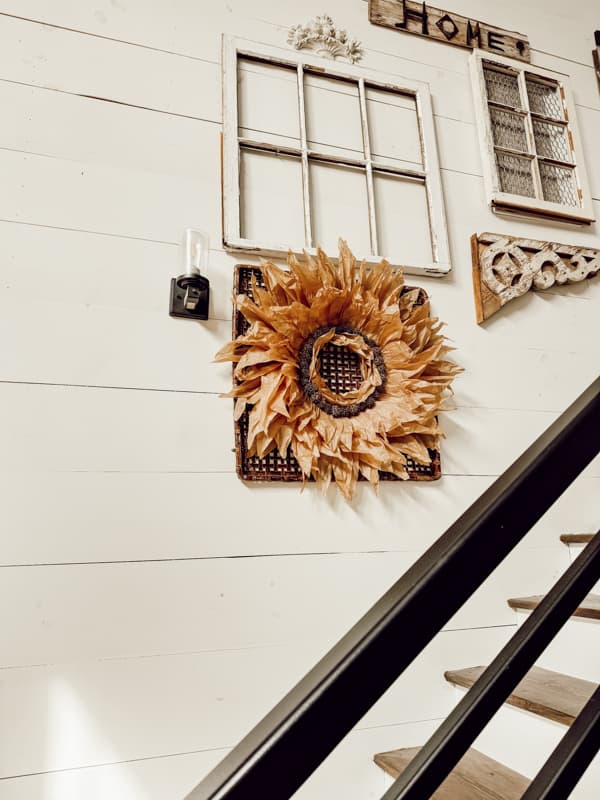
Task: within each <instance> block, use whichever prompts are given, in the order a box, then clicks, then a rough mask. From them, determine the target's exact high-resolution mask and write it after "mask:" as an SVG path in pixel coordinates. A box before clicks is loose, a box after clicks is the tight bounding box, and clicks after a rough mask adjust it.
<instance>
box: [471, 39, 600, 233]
mask: <svg viewBox="0 0 600 800" xmlns="http://www.w3.org/2000/svg"><path fill="white" fill-rule="evenodd" d="M470 65H471V79H472V85H473V94H474V99H475V117H476V121H477V129H478V132H479V139H480V146H481V155H482V165H483V178H484V184H485V188H486V193H487V197H488V202H489V203H490V205H491V208H492V210H493V211H495V212H497V213H504V214H513V215H514V214H518V215H519V216H526V217H545V218H547V219H552V220H561V221H566V222H574V223H577V224H590V223H592V222H593V221H594V208H593V204H592V196H591V193H590V190H589V186H588V180H587V175H586V170H585V165H584V160H583V147H582V145H581V140H580V137H579V130H578V127H577V115H576V112H575V104H574V102H573V97H572V92H571V88H570V82H569V78H568V76H567V75H563V74H561V73H558V72H553V71H552V70H547V69H542V68H540V67H533V66H531V65H529V64H527V65H525V64H519V63H517V62H515V61H513V60H511V59H508V58H501V57H498V56H493V57H492V56H491V55H490V54H488V53H484V52H482V51H481V50H476V51H475V52H474V53H473V54H472V55H471V57H470Z"/></svg>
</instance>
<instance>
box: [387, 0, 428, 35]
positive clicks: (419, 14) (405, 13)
mask: <svg viewBox="0 0 600 800" xmlns="http://www.w3.org/2000/svg"><path fill="white" fill-rule="evenodd" d="M401 2H402V22H397V23H396V25H395V27H396V28H404V29H408V21H409V19H417V20H420V21H421V33H422V34H423V36H427V35H428V33H429V29H428V27H427V6H426V5H425V3H423V5H422V7H421V10H420V11H418V10H416V9H414V8H408V7H407V5H406V0H401Z"/></svg>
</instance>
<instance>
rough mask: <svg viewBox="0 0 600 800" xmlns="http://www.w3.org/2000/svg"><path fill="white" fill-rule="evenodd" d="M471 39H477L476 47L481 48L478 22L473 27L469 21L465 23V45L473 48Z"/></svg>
mask: <svg viewBox="0 0 600 800" xmlns="http://www.w3.org/2000/svg"><path fill="white" fill-rule="evenodd" d="M473 39H477V47H481V27H480V26H479V23H478V22H476V23H475V27H473V23H472V22H471V20H469V21H468V22H467V45H468V46H469V47H473V44H472V42H473Z"/></svg>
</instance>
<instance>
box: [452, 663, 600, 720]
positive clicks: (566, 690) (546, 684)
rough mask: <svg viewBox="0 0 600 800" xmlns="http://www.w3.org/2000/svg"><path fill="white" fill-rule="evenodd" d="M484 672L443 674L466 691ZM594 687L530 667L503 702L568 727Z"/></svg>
mask: <svg viewBox="0 0 600 800" xmlns="http://www.w3.org/2000/svg"><path fill="white" fill-rule="evenodd" d="M484 670H485V667H470V668H468V669H459V670H453V671H450V672H446V673H444V676H445V678H446V680H447V681H449V682H450V683H453V684H454V685H455V686H463V687H465V688H467V689H469V688H470V687H471V686H472V685H473V684H474V683H475V681H476V680H477V678H479V676H480V675H481V674H482V672H483V671H484ZM596 686H597V684H595V683H592V682H591V681H584V680H582V679H581V678H574V677H572V676H571V675H563V674H562V673H561V672H552V671H551V670H549V669H542V667H533V669H531V670H530V671H529V672H528V673H527V675H526V676H525V677H524V678H523V680H522V681H521V683H520V684H519V685H518V686H517V687H516V688H515V690H514V692H513V693H512V694H511V695H510V697H509V698H508V699H507V700H506V702H507V703H509V704H510V705H513V706H517V708H523V709H525V710H526V711H531V712H532V713H533V714H538V715H539V716H541V717H546V718H547V719H552V720H554V721H555V722H560V723H562V724H563V725H571V724H572V723H573V721H574V719H575V717H576V716H577V715H578V714H579V712H580V711H581V709H582V708H583V706H584V705H585V704H586V702H587V701H588V700H589V699H590V697H591V696H592V694H593V693H594V691H595V689H596Z"/></svg>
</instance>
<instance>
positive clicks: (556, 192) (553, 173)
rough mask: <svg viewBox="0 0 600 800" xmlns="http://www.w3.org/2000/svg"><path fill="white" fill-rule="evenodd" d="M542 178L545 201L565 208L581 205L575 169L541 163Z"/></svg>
mask: <svg viewBox="0 0 600 800" xmlns="http://www.w3.org/2000/svg"><path fill="white" fill-rule="evenodd" d="M540 178H541V180H542V190H543V192H544V200H549V201H550V202H552V203H562V204H563V205H565V206H578V205H579V195H578V193H577V185H576V183H575V170H574V169H572V168H571V167H561V166H559V165H558V164H548V163H546V162H545V161H540Z"/></svg>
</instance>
